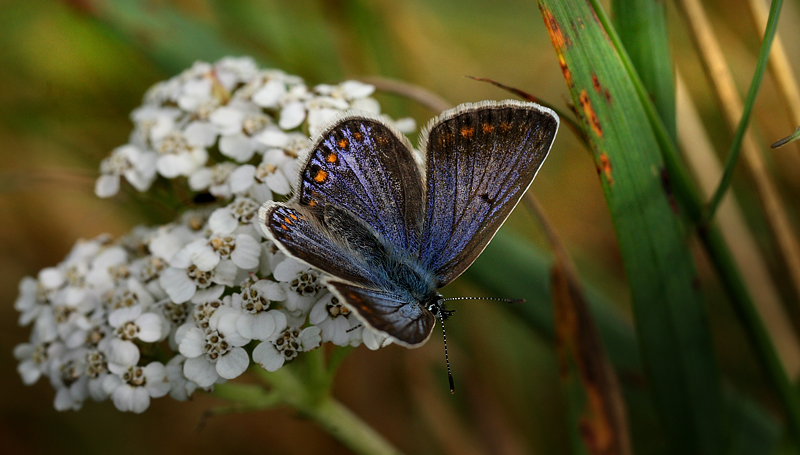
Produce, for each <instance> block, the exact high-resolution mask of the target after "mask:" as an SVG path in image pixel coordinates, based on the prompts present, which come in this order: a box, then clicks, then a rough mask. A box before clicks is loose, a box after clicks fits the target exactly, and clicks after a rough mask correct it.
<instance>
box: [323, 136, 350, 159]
mask: <svg viewBox="0 0 800 455" xmlns="http://www.w3.org/2000/svg"><path fill="white" fill-rule="evenodd" d="M347 144H349V143H348V142H347V139H344V138H342V139H340V140H339V142H337V143H336V145H338V146H339V148H342V149H343V148H347ZM328 156H330V155H328Z"/></svg>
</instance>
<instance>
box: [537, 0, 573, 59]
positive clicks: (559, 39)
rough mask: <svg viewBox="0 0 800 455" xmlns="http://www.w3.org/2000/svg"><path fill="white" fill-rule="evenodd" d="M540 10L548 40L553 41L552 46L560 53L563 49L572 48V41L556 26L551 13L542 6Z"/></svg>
mask: <svg viewBox="0 0 800 455" xmlns="http://www.w3.org/2000/svg"><path fill="white" fill-rule="evenodd" d="M540 5H541V4H540ZM540 9H541V10H542V17H543V18H544V26H545V27H547V31H548V33H550V39H551V40H553V46H555V47H556V50H557V51H560V50H561V49H563V48H565V47H570V46H572V41H570V39H569V36H567V35H565V34H564V32H563V31H562V30H561V26H560V25H559V24H558V21H557V20H556V17H555V16H554V15H553V13H552V12H550V10H548V9H547V8H545V7H543V6H540Z"/></svg>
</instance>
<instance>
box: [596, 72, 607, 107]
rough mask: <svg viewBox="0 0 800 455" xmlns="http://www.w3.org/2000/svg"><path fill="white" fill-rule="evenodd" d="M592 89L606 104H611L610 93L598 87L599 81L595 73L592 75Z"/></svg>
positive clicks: (600, 86)
mask: <svg viewBox="0 0 800 455" xmlns="http://www.w3.org/2000/svg"><path fill="white" fill-rule="evenodd" d="M592 87H594V91H595V92H597V93H598V94H600V95H602V97H603V98H605V99H606V101H607V102H609V103H611V93H609V92H608V89H607V88H605V87H603V86H602V85H600V79H599V78H598V77H597V74H595V73H592Z"/></svg>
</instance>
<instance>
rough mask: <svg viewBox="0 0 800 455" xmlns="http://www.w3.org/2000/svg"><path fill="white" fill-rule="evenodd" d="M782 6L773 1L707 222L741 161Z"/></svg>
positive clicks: (710, 205)
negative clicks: (741, 153) (754, 68)
mask: <svg viewBox="0 0 800 455" xmlns="http://www.w3.org/2000/svg"><path fill="white" fill-rule="evenodd" d="M781 6H783V0H772V5H771V6H770V8H769V19H767V28H766V30H765V31H764V39H763V41H762V42H761V49H760V50H759V52H758V63H757V64H756V72H755V74H754V75H753V80H752V82H751V83H750V89H749V90H748V92H747V99H746V100H745V103H744V111H743V112H742V118H741V120H739V126H738V127H736V134H734V136H733V142H732V143H731V149H730V151H729V152H728V157H727V158H726V159H725V169H724V170H723V171H722V181H721V182H719V187H717V190H716V191H715V192H714V196H712V197H711V201H710V202H709V203H708V209H707V210H706V216H705V220H706V221H707V222H708V221H709V220H711V219H713V218H714V213H716V211H717V207H719V203H720V202H721V201H722V196H724V195H725V191H727V190H728V187H729V186H730V185H731V179H733V169H734V167H736V163H737V162H738V161H739V152H740V151H741V150H742V140H743V139H744V133H745V132H746V131H747V124H748V123H749V122H750V112H752V110H753V105H754V104H755V102H756V95H758V89H759V87H761V81H762V80H763V79H764V72H766V71H767V58H768V57H769V50H770V48H771V47H772V40H773V39H774V38H775V32H777V31H778V18H780V16H781Z"/></svg>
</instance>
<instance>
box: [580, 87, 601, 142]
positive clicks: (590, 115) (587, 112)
mask: <svg viewBox="0 0 800 455" xmlns="http://www.w3.org/2000/svg"><path fill="white" fill-rule="evenodd" d="M578 101H580V103H581V109H583V114H584V116H585V117H586V120H587V121H588V122H589V125H590V126H591V127H592V131H594V134H595V135H597V137H603V129H602V128H601V127H600V120H598V118H597V113H596V112H595V111H594V108H593V107H592V101H591V100H590V99H589V94H588V93H587V92H586V90H581V93H580V94H579V95H578Z"/></svg>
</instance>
